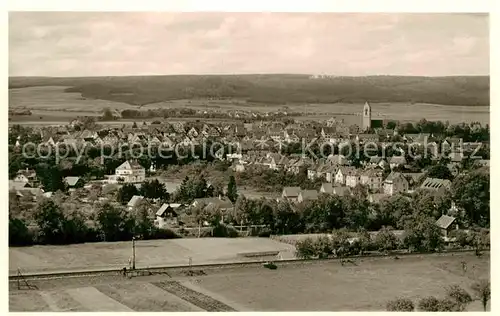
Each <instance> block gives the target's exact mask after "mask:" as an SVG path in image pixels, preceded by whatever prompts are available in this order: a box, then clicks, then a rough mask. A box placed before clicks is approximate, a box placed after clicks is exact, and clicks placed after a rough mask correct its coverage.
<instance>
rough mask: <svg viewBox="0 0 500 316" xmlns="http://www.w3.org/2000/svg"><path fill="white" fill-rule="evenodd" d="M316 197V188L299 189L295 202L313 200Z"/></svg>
mask: <svg viewBox="0 0 500 316" xmlns="http://www.w3.org/2000/svg"><path fill="white" fill-rule="evenodd" d="M317 199H318V191H316V190H301V191H300V193H299V196H298V197H297V202H299V203H302V202H304V201H315V200H317Z"/></svg>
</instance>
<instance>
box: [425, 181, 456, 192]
mask: <svg viewBox="0 0 500 316" xmlns="http://www.w3.org/2000/svg"><path fill="white" fill-rule="evenodd" d="M450 187H451V181H450V180H444V179H438V178H427V179H425V181H424V183H422V185H421V186H420V188H421V189H425V190H433V191H438V190H439V189H449V188H450Z"/></svg>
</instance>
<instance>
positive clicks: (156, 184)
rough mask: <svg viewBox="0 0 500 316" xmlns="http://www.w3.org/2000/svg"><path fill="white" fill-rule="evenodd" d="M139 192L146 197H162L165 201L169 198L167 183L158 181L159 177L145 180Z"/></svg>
mask: <svg viewBox="0 0 500 316" xmlns="http://www.w3.org/2000/svg"><path fill="white" fill-rule="evenodd" d="M134 187H135V186H134ZM139 192H140V194H141V195H142V196H144V197H145V198H150V199H160V200H163V201H168V199H169V194H168V192H167V189H166V188H165V184H163V183H160V181H158V180H157V179H154V180H152V181H145V182H144V183H143V184H142V185H141V189H140V190H139Z"/></svg>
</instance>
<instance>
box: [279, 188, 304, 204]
mask: <svg viewBox="0 0 500 316" xmlns="http://www.w3.org/2000/svg"><path fill="white" fill-rule="evenodd" d="M300 191H301V190H300V187H284V188H283V193H282V194H281V198H283V199H287V200H290V201H298V198H299V194H300Z"/></svg>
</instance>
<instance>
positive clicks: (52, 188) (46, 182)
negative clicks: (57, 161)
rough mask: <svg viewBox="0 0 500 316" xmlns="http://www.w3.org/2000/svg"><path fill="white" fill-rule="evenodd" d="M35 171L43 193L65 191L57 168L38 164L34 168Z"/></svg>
mask: <svg viewBox="0 0 500 316" xmlns="http://www.w3.org/2000/svg"><path fill="white" fill-rule="evenodd" d="M35 170H36V175H37V178H38V179H39V180H40V182H41V183H42V186H43V189H44V191H45V192H56V191H59V190H61V191H66V185H65V183H64V181H63V177H62V173H61V170H59V166H57V165H49V164H46V163H40V164H38V165H37V166H36V167H35Z"/></svg>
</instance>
